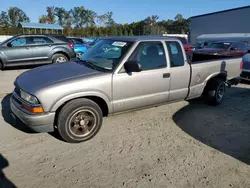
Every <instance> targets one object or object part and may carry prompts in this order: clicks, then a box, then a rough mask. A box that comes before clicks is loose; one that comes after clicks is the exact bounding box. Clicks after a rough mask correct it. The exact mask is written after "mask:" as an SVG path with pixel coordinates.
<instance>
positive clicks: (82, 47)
mask: <svg viewBox="0 0 250 188" xmlns="http://www.w3.org/2000/svg"><path fill="white" fill-rule="evenodd" d="M68 39H69V40H70V42H72V43H73V44H74V51H75V52H76V57H77V58H79V57H81V56H82V55H83V54H84V53H86V52H87V50H88V49H89V48H90V46H89V45H88V44H87V43H85V42H84V41H83V40H82V39H81V38H76V37H70V38H68Z"/></svg>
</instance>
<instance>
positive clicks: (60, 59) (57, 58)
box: [52, 54, 69, 64]
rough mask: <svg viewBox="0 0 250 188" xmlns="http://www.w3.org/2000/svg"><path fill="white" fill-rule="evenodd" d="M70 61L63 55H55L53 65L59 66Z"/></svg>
mask: <svg viewBox="0 0 250 188" xmlns="http://www.w3.org/2000/svg"><path fill="white" fill-rule="evenodd" d="M68 60H69V59H68V58H67V57H66V56H65V55H63V54H55V55H53V57H52V63H54V64H58V63H63V62H66V61H68Z"/></svg>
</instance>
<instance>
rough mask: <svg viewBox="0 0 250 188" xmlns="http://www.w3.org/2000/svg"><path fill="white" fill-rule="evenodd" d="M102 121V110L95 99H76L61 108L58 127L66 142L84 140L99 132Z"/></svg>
mask: <svg viewBox="0 0 250 188" xmlns="http://www.w3.org/2000/svg"><path fill="white" fill-rule="evenodd" d="M102 121H103V114H102V110H101V108H100V107H99V106H98V105H97V104H96V103H95V102H94V101H92V100H89V99H75V100H73V101H70V102H69V103H67V104H66V105H65V106H64V107H63V108H62V109H61V111H60V113H59V115H58V121H57V129H58V132H59V134H60V136H61V137H62V139H63V140H65V141H66V142H69V143H77V142H83V141H87V140H89V139H91V138H93V137H94V136H95V135H96V134H97V133H98V132H99V130H100V128H101V126H102Z"/></svg>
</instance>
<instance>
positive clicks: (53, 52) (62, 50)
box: [49, 47, 70, 59]
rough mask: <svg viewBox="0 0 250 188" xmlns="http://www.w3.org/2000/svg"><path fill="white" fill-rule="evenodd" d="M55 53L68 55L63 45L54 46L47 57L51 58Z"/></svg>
mask: <svg viewBox="0 0 250 188" xmlns="http://www.w3.org/2000/svg"><path fill="white" fill-rule="evenodd" d="M56 53H65V54H68V55H69V53H70V52H69V50H68V49H67V48H65V47H55V48H53V49H52V50H51V51H50V52H49V58H50V59H52V57H53V55H54V54H56Z"/></svg>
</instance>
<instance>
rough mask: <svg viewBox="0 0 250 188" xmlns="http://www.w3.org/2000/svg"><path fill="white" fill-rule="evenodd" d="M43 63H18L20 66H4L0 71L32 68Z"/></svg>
mask: <svg viewBox="0 0 250 188" xmlns="http://www.w3.org/2000/svg"><path fill="white" fill-rule="evenodd" d="M44 65H46V64H42V65H20V66H13V67H5V68H4V69H3V70H2V71H7V70H22V69H33V68H37V67H41V66H44Z"/></svg>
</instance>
